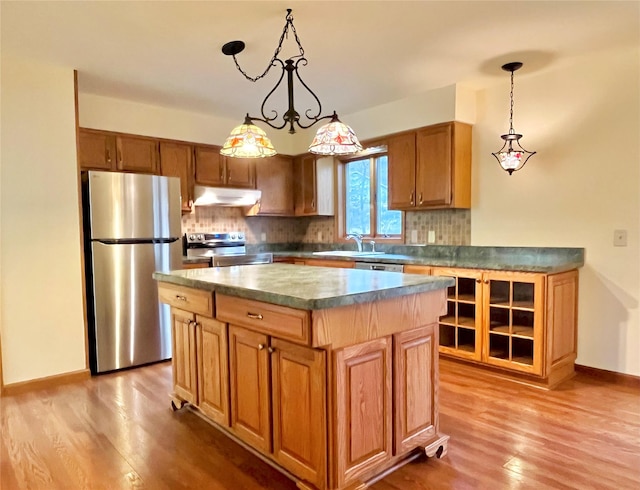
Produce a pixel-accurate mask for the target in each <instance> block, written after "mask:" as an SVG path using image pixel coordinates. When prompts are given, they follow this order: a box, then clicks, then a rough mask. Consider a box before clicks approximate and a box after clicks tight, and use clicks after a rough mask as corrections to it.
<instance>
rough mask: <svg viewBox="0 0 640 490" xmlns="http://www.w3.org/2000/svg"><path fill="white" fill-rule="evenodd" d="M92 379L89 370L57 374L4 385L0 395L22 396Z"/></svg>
mask: <svg viewBox="0 0 640 490" xmlns="http://www.w3.org/2000/svg"><path fill="white" fill-rule="evenodd" d="M90 377H91V371H89V370H88V369H83V370H81V371H73V372H70V373H63V374H56V375H54V376H47V377H45V378H38V379H31V380H29V381H21V382H19V383H11V384H8V385H4V386H2V390H1V391H0V394H1V395H2V396H12V395H20V394H22V393H27V392H29V391H35V390H41V389H44V388H53V387H55V386H60V385H65V384H69V383H77V382H79V381H85V380H87V379H89V378H90Z"/></svg>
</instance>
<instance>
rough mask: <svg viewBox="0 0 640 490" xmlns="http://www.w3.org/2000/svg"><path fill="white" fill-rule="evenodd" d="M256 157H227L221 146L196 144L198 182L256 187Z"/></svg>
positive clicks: (213, 184) (196, 179)
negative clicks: (222, 153)
mask: <svg viewBox="0 0 640 490" xmlns="http://www.w3.org/2000/svg"><path fill="white" fill-rule="evenodd" d="M254 160H255V159H253V158H226V157H224V156H222V155H220V147H217V146H196V149H195V163H196V165H195V167H196V169H195V181H196V184H200V185H210V186H226V187H246V188H249V189H254V188H255V186H256V178H255V162H254Z"/></svg>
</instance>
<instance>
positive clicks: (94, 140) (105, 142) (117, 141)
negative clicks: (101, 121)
mask: <svg viewBox="0 0 640 490" xmlns="http://www.w3.org/2000/svg"><path fill="white" fill-rule="evenodd" d="M78 147H79V159H80V168H81V169H82V170H120V171H125V172H139V173H151V174H153V173H157V171H158V142H157V140H155V139H153V138H145V137H144V136H128V135H120V134H114V133H108V132H105V131H94V130H90V129H80V131H79V145H78Z"/></svg>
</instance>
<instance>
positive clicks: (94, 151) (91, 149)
mask: <svg viewBox="0 0 640 490" xmlns="http://www.w3.org/2000/svg"><path fill="white" fill-rule="evenodd" d="M78 158H79V160H80V168H81V169H82V170H115V163H116V138H115V136H114V135H112V134H110V133H104V132H102V131H91V130H87V129H81V130H80V131H79V134H78Z"/></svg>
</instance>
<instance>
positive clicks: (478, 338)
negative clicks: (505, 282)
mask: <svg viewBox="0 0 640 490" xmlns="http://www.w3.org/2000/svg"><path fill="white" fill-rule="evenodd" d="M431 273H432V274H433V275H434V276H441V277H451V278H453V280H454V281H455V284H454V285H453V286H451V287H449V288H448V290H447V313H446V314H445V315H443V316H441V317H440V322H439V342H440V353H442V354H447V355H451V356H456V357H460V358H462V359H473V360H475V361H480V360H481V359H482V344H483V339H484V333H483V332H484V327H483V325H484V314H483V302H482V293H483V289H484V288H483V282H482V281H483V273H482V271H481V270H477V269H457V268H448V267H434V268H433V270H432V271H431Z"/></svg>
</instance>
